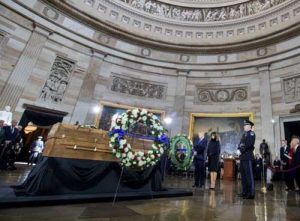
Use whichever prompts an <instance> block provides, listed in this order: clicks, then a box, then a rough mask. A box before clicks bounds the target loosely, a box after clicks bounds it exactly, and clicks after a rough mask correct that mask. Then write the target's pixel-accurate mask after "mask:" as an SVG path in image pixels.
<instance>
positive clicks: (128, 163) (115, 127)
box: [109, 109, 169, 169]
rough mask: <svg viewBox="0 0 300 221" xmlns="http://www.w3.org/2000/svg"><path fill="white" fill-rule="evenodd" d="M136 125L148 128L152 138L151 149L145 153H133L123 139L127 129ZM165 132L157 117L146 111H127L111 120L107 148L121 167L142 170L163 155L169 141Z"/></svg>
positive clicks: (153, 163)
mask: <svg viewBox="0 0 300 221" xmlns="http://www.w3.org/2000/svg"><path fill="white" fill-rule="evenodd" d="M137 123H142V124H144V125H146V126H147V127H149V128H150V135H151V137H152V138H154V143H153V144H152V149H151V150H149V151H147V152H146V153H145V152H142V151H137V152H135V151H133V150H132V147H131V145H130V143H127V139H126V138H125V134H126V133H127V131H128V129H129V128H132V127H134V126H135V124H137ZM165 131H166V130H165V129H164V128H163V126H162V125H161V122H160V120H159V119H158V117H157V116H155V115H154V114H152V113H150V112H148V111H147V110H145V109H142V110H140V109H133V110H128V111H127V112H126V113H123V114H122V115H121V116H118V117H117V118H116V119H113V122H112V126H111V129H110V143H109V147H110V148H111V149H112V153H113V155H114V156H116V157H117V158H118V159H119V160H120V163H121V165H122V166H125V167H130V168H134V169H144V168H146V167H149V166H153V165H155V164H156V163H157V161H158V160H159V159H160V156H161V155H162V154H163V153H164V148H165V147H166V146H167V143H168V141H169V140H168V138H167V137H166V135H165Z"/></svg>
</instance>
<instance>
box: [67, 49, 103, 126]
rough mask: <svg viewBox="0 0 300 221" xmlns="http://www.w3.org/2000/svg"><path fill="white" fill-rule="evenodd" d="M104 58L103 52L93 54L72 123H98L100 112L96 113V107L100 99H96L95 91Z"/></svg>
mask: <svg viewBox="0 0 300 221" xmlns="http://www.w3.org/2000/svg"><path fill="white" fill-rule="evenodd" d="M103 58H104V56H103V55H102V54H99V53H93V54H92V57H91V60H90V63H89V67H88V70H87V73H86V76H85V78H84V80H83V83H82V87H81V90H80V94H79V97H78V100H77V103H76V106H75V109H74V112H73V115H72V119H71V123H75V122H76V121H79V123H80V124H89V125H90V124H94V123H96V122H95V120H97V117H98V114H99V113H95V111H94V107H95V106H98V105H99V101H98V100H95V97H94V92H95V88H96V84H97V79H98V75H99V72H100V69H101V65H102V62H103Z"/></svg>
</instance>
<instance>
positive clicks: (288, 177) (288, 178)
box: [280, 140, 295, 191]
mask: <svg viewBox="0 0 300 221" xmlns="http://www.w3.org/2000/svg"><path fill="white" fill-rule="evenodd" d="M289 152H290V147H289V146H288V145H287V141H286V140H282V142H281V147H280V160H281V164H282V169H283V170H288V169H289V168H290V165H289V158H288V155H289ZM283 176H284V181H285V185H286V189H285V190H286V191H289V190H294V189H295V186H294V180H293V177H292V174H291V173H290V172H285V173H284V175H283Z"/></svg>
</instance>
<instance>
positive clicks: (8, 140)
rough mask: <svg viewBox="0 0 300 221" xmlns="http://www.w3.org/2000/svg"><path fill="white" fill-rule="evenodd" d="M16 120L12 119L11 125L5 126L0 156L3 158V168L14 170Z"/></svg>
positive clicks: (16, 136) (17, 131)
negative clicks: (0, 154)
mask: <svg viewBox="0 0 300 221" xmlns="http://www.w3.org/2000/svg"><path fill="white" fill-rule="evenodd" d="M17 124H18V121H16V120H12V122H11V126H5V127H4V130H5V141H4V145H5V147H4V149H3V153H2V157H3V159H4V169H10V170H15V169H16V167H15V165H14V163H15V158H16V157H15V149H14V148H15V145H16V143H17V141H18V137H19V132H20V131H19V129H18V128H17Z"/></svg>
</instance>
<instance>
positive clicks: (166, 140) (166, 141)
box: [155, 134, 170, 148]
mask: <svg viewBox="0 0 300 221" xmlns="http://www.w3.org/2000/svg"><path fill="white" fill-rule="evenodd" d="M155 141H156V142H159V143H163V144H164V145H165V146H166V148H168V147H169V146H170V139H169V137H168V136H167V135H165V134H163V135H161V136H159V137H157V138H156V139H155Z"/></svg>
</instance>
